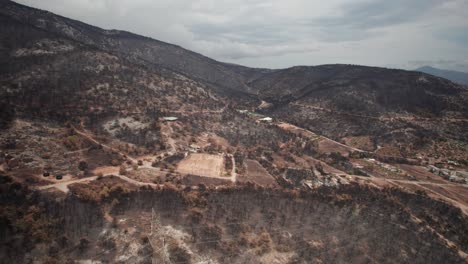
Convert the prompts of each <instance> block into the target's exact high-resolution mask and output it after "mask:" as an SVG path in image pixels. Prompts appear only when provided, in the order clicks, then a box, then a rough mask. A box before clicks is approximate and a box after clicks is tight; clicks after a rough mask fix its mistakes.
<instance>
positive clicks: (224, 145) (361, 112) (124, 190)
mask: <svg viewBox="0 0 468 264" xmlns="http://www.w3.org/2000/svg"><path fill="white" fill-rule="evenodd" d="M467 101H468V89H467V87H466V86H462V85H459V84H456V83H453V82H451V81H449V80H446V79H443V78H439V77H435V76H433V75H430V74H425V73H422V72H417V71H404V70H395V69H385V68H378V67H367V66H358V65H344V64H335V65H320V66H297V67H291V68H287V69H258V68H249V67H245V66H241V65H235V64H229V63H223V62H219V61H216V60H213V59H210V58H208V57H205V56H203V55H201V54H198V53H195V52H192V51H189V50H186V49H184V48H182V47H179V46H176V45H172V44H168V43H165V42H162V41H159V40H155V39H151V38H148V37H143V36H139V35H136V34H133V33H130V32H125V31H119V30H105V29H101V28H98V27H94V26H91V25H87V24H85V23H82V22H79V21H76V20H72V19H68V18H65V17H62V16H58V15H55V14H52V13H50V12H47V11H42V10H38V9H34V8H29V7H27V6H23V5H20V4H17V3H14V2H11V1H6V0H0V234H1V235H0V259H1V260H2V261H3V262H5V263H62V262H64V261H65V262H67V263H73V262H86V263H87V262H98V263H281V264H283V263H284V264H286V263H372V262H378V263H395V262H398V263H400V262H401V263H410V262H411V263H442V262H443V263H464V262H466V261H467V260H468V242H467V241H468V234H466V232H464V230H468V191H467V190H468V189H467V188H465V187H464V186H463V185H464V184H466V183H467V182H468V176H467V170H468V140H467V139H468V125H467V124H468V108H467V107H468V104H467V103H466V102H467ZM266 117H270V118H266ZM2 261H0V262H2ZM3 262H2V263H3Z"/></svg>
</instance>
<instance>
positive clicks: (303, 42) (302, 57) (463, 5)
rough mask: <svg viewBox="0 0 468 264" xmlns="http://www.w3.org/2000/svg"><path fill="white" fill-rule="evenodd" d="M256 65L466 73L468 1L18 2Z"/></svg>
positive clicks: (221, 57) (181, 0)
mask: <svg viewBox="0 0 468 264" xmlns="http://www.w3.org/2000/svg"><path fill="white" fill-rule="evenodd" d="M17 2H19V3H23V4H26V5H29V6H34V7H37V8H40V9H45V10H49V11H51V12H54V13H57V14H60V15H63V16H66V17H70V18H74V19H77V20H81V21H83V22H86V23H89V24H93V25H96V26H99V27H102V28H105V29H122V30H127V31H131V32H134V33H138V34H142V35H145V36H149V37H153V38H155V39H158V40H162V41H165V42H170V43H173V44H178V45H180V46H182V47H184V48H187V49H190V50H193V51H196V52H200V53H202V54H204V55H207V56H209V57H212V58H214V59H217V60H221V61H227V62H233V63H238V64H243V65H247V66H255V67H268V68H284V67H289V66H294V65H318V64H327V63H350V64H363V65H374V66H385V67H393V68H405V69H414V68H416V67H418V66H422V65H431V66H436V67H440V68H445V69H452V70H460V71H465V72H468V11H467V10H468V0H326V1H324V0H287V1H286V0H281V1H280V0H17Z"/></svg>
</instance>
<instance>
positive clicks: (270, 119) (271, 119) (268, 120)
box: [258, 117, 273, 123]
mask: <svg viewBox="0 0 468 264" xmlns="http://www.w3.org/2000/svg"><path fill="white" fill-rule="evenodd" d="M258 121H260V122H266V123H271V122H272V121H273V118H271V117H264V118H260V119H259V120H258Z"/></svg>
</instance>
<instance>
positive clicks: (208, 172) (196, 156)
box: [177, 153, 224, 178]
mask: <svg viewBox="0 0 468 264" xmlns="http://www.w3.org/2000/svg"><path fill="white" fill-rule="evenodd" d="M223 161H224V159H223V156H220V155H210V154H200V153H192V154H190V155H189V156H188V157H186V158H185V159H183V160H182V161H181V162H179V165H178V166H177V171H178V172H179V173H181V174H192V175H198V176H205V177H214V178H220V177H221V175H222V172H223V167H224V164H223Z"/></svg>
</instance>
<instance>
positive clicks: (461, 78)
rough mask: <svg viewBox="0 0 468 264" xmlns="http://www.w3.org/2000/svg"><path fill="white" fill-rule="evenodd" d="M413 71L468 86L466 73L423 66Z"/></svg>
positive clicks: (467, 74)
mask: <svg viewBox="0 0 468 264" xmlns="http://www.w3.org/2000/svg"><path fill="white" fill-rule="evenodd" d="M415 71H420V72H424V73H427V74H432V75H434V76H439V77H442V78H445V79H447V80H451V81H452V82H456V83H459V84H464V85H468V73H466V72H459V71H449V70H443V69H437V68H434V67H431V66H423V67H420V68H417V69H416V70H415Z"/></svg>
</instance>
